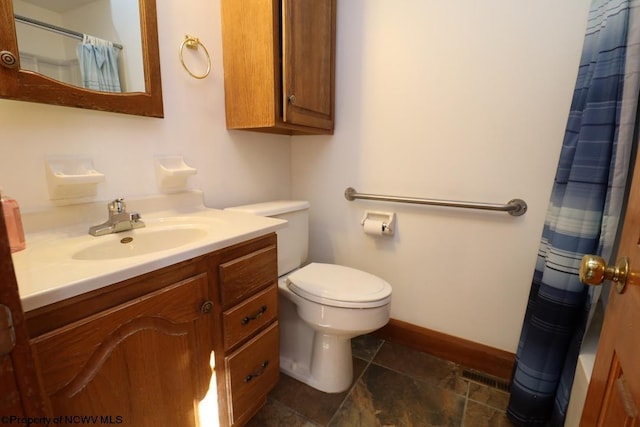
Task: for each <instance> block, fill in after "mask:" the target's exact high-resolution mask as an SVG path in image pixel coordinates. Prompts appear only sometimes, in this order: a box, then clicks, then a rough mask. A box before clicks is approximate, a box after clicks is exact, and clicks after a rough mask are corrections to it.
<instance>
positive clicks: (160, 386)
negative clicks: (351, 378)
mask: <svg viewBox="0 0 640 427" xmlns="http://www.w3.org/2000/svg"><path fill="white" fill-rule="evenodd" d="M140 211H141V213H142V214H143V218H144V213H143V212H144V211H142V209H140ZM165 215H166V213H165ZM180 215H184V214H183V213H182V212H181V214H180ZM207 216H209V217H215V221H214V223H215V224H216V225H214V226H213V227H212V231H211V232H212V233H213V234H215V232H216V231H218V232H220V233H222V234H220V235H219V236H218V237H212V236H208V237H203V238H201V239H200V240H198V241H197V242H194V243H190V244H186V245H181V246H179V247H177V248H172V249H168V250H160V251H159V252H158V253H151V254H136V255H134V256H132V257H126V256H123V257H121V258H116V259H103V258H102V257H104V256H105V255H104V254H103V253H98V252H96V254H98V255H95V256H96V258H97V259H96V260H90V259H82V260H81V261H80V262H79V261H78V260H74V261H75V262H76V263H78V269H79V270H82V265H81V264H82V263H88V264H90V265H91V264H92V263H96V264H93V268H94V269H95V268H97V269H102V271H101V272H99V273H98V274H97V276H101V277H107V279H106V281H107V282H109V283H105V279H104V278H99V277H98V278H96V277H87V278H86V279H85V281H84V282H83V281H82V280H78V279H77V278H76V281H75V284H73V283H69V284H67V285H64V286H62V288H63V291H64V288H65V286H66V287H67V288H68V289H67V290H66V291H64V292H69V288H70V289H71V290H72V291H70V292H71V293H73V294H74V295H72V296H69V297H67V298H62V299H60V298H59V296H60V295H63V294H64V292H61V291H60V290H59V289H57V288H48V290H41V291H40V292H35V293H34V292H32V293H29V289H28V286H33V283H29V281H30V280H33V279H34V278H33V277H30V280H24V279H29V277H27V276H33V275H35V274H38V273H36V272H35V271H34V270H33V268H34V267H33V263H36V264H37V262H38V261H37V258H38V253H39V252H42V251H44V249H42V248H43V247H44V246H47V243H46V241H44V242H38V241H37V239H35V240H36V241H35V243H34V244H33V245H32V246H33V248H31V250H32V253H28V251H29V248H28V249H27V251H25V253H24V254H20V253H19V254H18V255H21V256H16V257H15V264H16V272H17V275H18V278H19V284H20V277H21V276H22V279H23V281H25V282H27V283H26V284H25V286H26V287H27V289H26V290H25V291H24V292H23V290H22V288H21V293H25V294H26V297H24V298H23V302H24V304H25V315H26V324H27V328H28V331H29V335H30V337H31V342H32V345H33V349H34V352H35V354H36V358H37V360H38V362H39V365H40V373H41V378H42V381H43V385H44V389H45V392H46V394H47V396H48V397H49V399H50V402H51V407H52V412H53V415H54V416H70V417H87V416H88V417H90V416H98V417H101V418H100V419H101V420H102V423H105V420H106V421H107V423H113V424H121V425H128V426H136V427H143V426H159V425H171V426H198V425H217V423H218V421H219V423H220V425H223V426H240V425H243V424H245V423H246V422H247V421H248V420H249V419H250V418H251V417H252V416H253V415H254V414H255V413H256V412H257V410H258V409H259V408H260V407H261V406H262V405H263V404H264V402H265V400H266V395H267V393H268V392H269V390H271V389H272V388H273V387H274V386H275V384H276V383H277V381H278V378H279V334H278V306H277V304H278V299H277V295H278V294H277V255H276V235H275V233H274V231H275V229H277V228H279V227H280V226H282V225H283V223H282V222H271V223H265V222H262V223H260V224H258V223H253V221H254V219H253V218H251V216H250V215H244V216H243V215H240V216H237V215H231V216H229V214H228V213H223V212H222V211H215V210H207V211H206V212H199V213H196V214H195V215H191V216H189V215H187V216H180V217H179V218H181V219H179V220H178V219H177V218H178V217H174V218H173V221H182V225H181V226H182V227H187V226H186V225H185V224H191V223H198V221H204V219H205V217H207ZM160 217H162V215H160V216H159V218H160ZM256 220H257V218H256ZM260 221H262V220H260ZM155 222H157V223H160V224H162V227H166V224H167V222H171V220H169V219H168V218H167V217H164V218H162V219H159V220H157V221H155ZM242 222H244V223H245V224H244V225H239V224H240V223H242ZM225 223H226V225H227V226H226V227H224V229H223V228H222V227H220V226H221V225H223V224H225ZM148 224H150V226H149V231H148V233H158V232H162V231H158V230H162V228H155V227H154V219H153V216H152V217H151V219H150V221H148ZM176 227H177V226H176ZM219 227H220V228H219ZM234 227H235V230H234ZM171 229H175V227H173V226H172V228H171ZM142 230H144V229H142ZM224 230H226V231H224ZM241 230H244V231H241ZM140 231H141V230H133V231H131V232H126V233H117V235H114V236H106V237H114V238H115V239H123V240H124V239H125V238H126V237H130V235H131V236H133V239H134V241H135V239H136V238H137V237H141V236H143V234H142V233H140ZM225 233H227V234H225ZM223 234H225V236H226V237H224V238H223V237H221V236H222V235H223ZM88 237H90V239H89V240H87V239H84V236H79V237H77V238H78V239H81V240H82V241H83V242H84V243H83V244H82V245H84V246H82V245H80V246H78V245H77V243H76V246H75V247H74V248H73V249H69V250H70V251H71V252H69V253H74V254H75V253H79V251H81V250H84V251H85V252H83V253H84V254H85V255H86V253H87V252H86V249H87V246H86V245H89V247H92V246H95V245H96V244H102V243H100V239H102V238H103V237H99V238H95V237H92V236H88ZM44 240H46V239H44ZM71 240H73V239H71ZM96 242H97V243H96ZM105 242H107V241H105ZM60 246H61V247H62V249H61V250H60V252H63V253H65V252H66V251H67V249H65V244H64V243H63V244H62V245H60ZM72 246H73V245H72ZM81 248H82V249H81ZM45 252H46V251H45ZM45 252H43V253H45ZM89 253H91V252H89ZM194 254H197V255H195V256H193V255H194ZM106 256H107V257H108V255H106ZM118 256H120V255H118ZM185 258H186V259H185ZM136 259H137V261H136ZM136 262H137V263H138V264H137V266H138V267H140V266H142V270H136V268H137V267H133V268H131V266H130V263H132V264H136ZM70 263H71V264H73V262H70ZM97 263H100V264H102V265H103V266H101V267H99V266H98V264H97ZM165 264H166V265H165ZM68 265H69V264H67V266H68ZM104 265H106V267H105V266H104ZM125 266H127V267H125ZM113 269H116V270H118V271H119V272H121V271H122V270H123V269H124V270H126V271H128V273H127V274H128V275H130V276H131V277H128V278H125V279H124V280H111V279H109V278H110V277H117V275H118V274H121V273H118V271H116V272H114V271H111V272H109V271H107V270H113ZM45 270H46V267H45ZM144 270H147V271H144ZM140 271H144V272H142V273H140V274H136V272H140ZM50 274H51V275H54V274H53V273H51V272H50ZM113 274H116V276H113ZM71 275H73V274H72V273H71ZM43 280H45V279H43ZM101 281H102V284H100V282H101ZM78 284H80V285H83V286H85V289H84V290H83V289H82V286H79V285H78ZM89 288H93V289H89ZM38 295H40V297H38ZM38 298H39V299H38ZM43 298H45V299H46V298H49V301H45V299H43Z"/></svg>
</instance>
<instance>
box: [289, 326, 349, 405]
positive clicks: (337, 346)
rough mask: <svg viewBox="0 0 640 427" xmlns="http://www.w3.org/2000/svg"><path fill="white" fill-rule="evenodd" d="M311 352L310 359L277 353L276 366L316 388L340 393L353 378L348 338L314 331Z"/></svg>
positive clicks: (326, 391) (347, 386)
mask: <svg viewBox="0 0 640 427" xmlns="http://www.w3.org/2000/svg"><path fill="white" fill-rule="evenodd" d="M311 354H312V355H313V356H312V358H311V360H310V361H308V362H307V363H304V362H305V361H298V360H291V359H290V358H287V357H286V356H284V355H281V357H280V370H281V371H282V372H284V373H285V374H287V375H289V376H290V377H293V378H295V379H297V380H298V381H301V382H303V383H305V384H307V385H309V386H311V387H313V388H315V389H317V390H320V391H323V392H325V393H340V392H343V391H345V390H347V389H348V388H349V386H351V382H352V381H353V360H352V358H351V338H350V337H346V336H340V335H332V334H325V333H322V332H320V331H316V332H315V333H314V338H313V351H312V353H311Z"/></svg>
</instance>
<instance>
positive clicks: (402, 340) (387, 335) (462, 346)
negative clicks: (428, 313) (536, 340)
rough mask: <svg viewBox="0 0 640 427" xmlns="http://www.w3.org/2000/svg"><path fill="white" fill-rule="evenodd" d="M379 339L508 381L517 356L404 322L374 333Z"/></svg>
mask: <svg viewBox="0 0 640 427" xmlns="http://www.w3.org/2000/svg"><path fill="white" fill-rule="evenodd" d="M374 334H375V335H376V336H378V337H380V338H382V339H385V340H387V341H391V342H393V343H396V344H402V345H405V346H407V347H410V348H413V349H415V350H419V351H423V352H425V353H429V354H432V355H434V356H436V357H440V358H443V359H446V360H451V361H452V362H455V363H459V364H460V365H463V366H465V367H467V368H471V369H474V370H477V371H481V372H485V373H487V374H490V375H495V376H496V377H499V378H504V379H507V380H509V379H510V378H511V373H512V371H513V364H514V361H515V354H513V353H510V352H508V351H504V350H499V349H497V348H493V347H489V346H486V345H483V344H478V343H476V342H473V341H468V340H465V339H462V338H457V337H454V336H451V335H447V334H443V333H441V332H437V331H432V330H430V329H426V328H423V327H420V326H416V325H413V324H411V323H407V322H403V321H401V320H396V319H390V320H389V323H387V325H386V326H384V327H383V328H382V329H380V330H378V331H376V332H375V333H374Z"/></svg>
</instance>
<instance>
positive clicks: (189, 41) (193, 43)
mask: <svg viewBox="0 0 640 427" xmlns="http://www.w3.org/2000/svg"><path fill="white" fill-rule="evenodd" d="M185 46H186V47H188V48H189V49H196V50H197V49H198V46H202V50H204V54H205V55H206V57H207V71H205V73H204V74H202V75H198V74H193V73H192V72H191V70H189V68H188V67H187V64H185V63H184V58H183V57H182V51H183V50H184V47H185ZM180 62H182V66H183V67H184V69H185V70H187V73H189V74H190V75H191V77H193V78H196V79H204V78H205V77H207V76H208V75H209V72H210V71H211V57H210V56H209V52H208V51H207V48H206V47H204V45H203V44H202V42H201V41H200V39H199V38H197V37H193V36H190V35H188V34H187V35H186V36H184V41H183V42H182V44H181V45H180Z"/></svg>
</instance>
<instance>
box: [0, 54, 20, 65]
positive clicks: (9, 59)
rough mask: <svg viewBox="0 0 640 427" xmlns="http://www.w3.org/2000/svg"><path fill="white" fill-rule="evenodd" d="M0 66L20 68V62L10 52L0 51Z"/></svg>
mask: <svg viewBox="0 0 640 427" xmlns="http://www.w3.org/2000/svg"><path fill="white" fill-rule="evenodd" d="M0 65H2V66H3V67H5V68H16V67H17V66H18V60H17V59H16V56H15V55H14V54H13V53H11V52H9V51H8V50H3V51H0Z"/></svg>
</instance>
